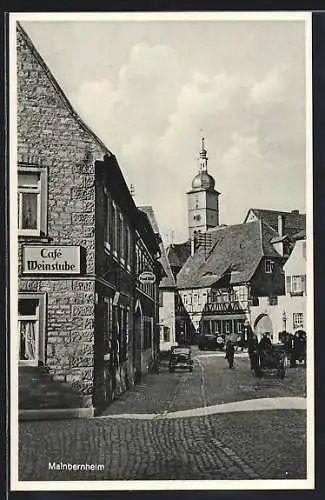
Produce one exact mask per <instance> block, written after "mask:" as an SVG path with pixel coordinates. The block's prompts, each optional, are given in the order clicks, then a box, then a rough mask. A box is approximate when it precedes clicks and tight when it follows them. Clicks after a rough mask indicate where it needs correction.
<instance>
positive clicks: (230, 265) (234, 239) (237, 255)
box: [177, 221, 281, 288]
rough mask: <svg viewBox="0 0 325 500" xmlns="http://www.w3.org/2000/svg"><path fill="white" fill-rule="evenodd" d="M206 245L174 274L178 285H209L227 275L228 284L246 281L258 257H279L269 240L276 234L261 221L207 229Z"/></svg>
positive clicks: (192, 286)
mask: <svg viewBox="0 0 325 500" xmlns="http://www.w3.org/2000/svg"><path fill="white" fill-rule="evenodd" d="M209 235H211V237H210V236H209V246H208V247H205V246H204V245H201V246H199V247H198V249H197V250H196V252H195V253H194V255H193V256H190V257H189V258H188V259H187V261H186V263H185V264H184V266H183V267H182V269H181V270H180V272H179V273H178V275H177V286H178V287H179V288H200V287H205V286H207V287H209V286H211V285H212V284H213V283H216V282H217V281H219V280H220V279H221V278H224V277H225V276H227V277H228V278H229V284H232V285H234V284H240V283H245V282H248V281H249V280H250V279H251V278H252V276H253V274H254V273H255V271H256V269H257V266H258V265H259V263H260V260H261V258H262V257H263V256H264V257H270V258H281V256H280V254H279V253H278V252H277V251H276V250H275V249H274V247H273V246H272V244H271V243H270V241H271V239H272V238H274V237H275V236H276V235H277V233H276V231H274V230H273V229H272V228H271V227H270V226H268V225H267V224H264V223H263V222H261V221H256V222H250V223H247V224H236V225H233V226H226V227H221V228H220V227H219V228H215V229H214V230H210V231H209Z"/></svg>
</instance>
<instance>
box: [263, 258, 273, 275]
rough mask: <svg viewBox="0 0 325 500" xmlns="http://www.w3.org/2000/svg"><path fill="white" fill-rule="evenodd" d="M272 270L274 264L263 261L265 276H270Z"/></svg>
mask: <svg viewBox="0 0 325 500" xmlns="http://www.w3.org/2000/svg"><path fill="white" fill-rule="evenodd" d="M273 269H274V262H273V260H266V261H265V272H266V274H272V273H273Z"/></svg>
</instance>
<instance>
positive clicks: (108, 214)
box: [104, 186, 113, 252]
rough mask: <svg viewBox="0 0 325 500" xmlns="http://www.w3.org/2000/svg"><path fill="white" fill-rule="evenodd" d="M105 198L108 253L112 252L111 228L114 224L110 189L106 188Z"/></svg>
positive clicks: (105, 236) (105, 233)
mask: <svg viewBox="0 0 325 500" xmlns="http://www.w3.org/2000/svg"><path fill="white" fill-rule="evenodd" d="M104 196H105V222H104V247H105V250H107V251H108V252H110V251H111V243H112V241H111V226H112V224H113V220H112V202H111V197H110V195H109V192H108V189H107V188H106V186H104Z"/></svg>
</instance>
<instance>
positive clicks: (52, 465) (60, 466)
mask: <svg viewBox="0 0 325 500" xmlns="http://www.w3.org/2000/svg"><path fill="white" fill-rule="evenodd" d="M104 469H105V465H103V464H87V463H85V464H70V463H69V462H68V463H65V462H49V470H99V471H103V470H104Z"/></svg>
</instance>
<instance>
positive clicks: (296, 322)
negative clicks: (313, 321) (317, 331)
mask: <svg viewBox="0 0 325 500" xmlns="http://www.w3.org/2000/svg"><path fill="white" fill-rule="evenodd" d="M292 323H293V328H294V329H295V328H299V327H302V328H303V326H304V315H303V313H300V312H299V313H293V317H292Z"/></svg>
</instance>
